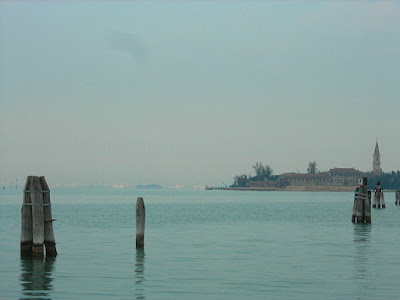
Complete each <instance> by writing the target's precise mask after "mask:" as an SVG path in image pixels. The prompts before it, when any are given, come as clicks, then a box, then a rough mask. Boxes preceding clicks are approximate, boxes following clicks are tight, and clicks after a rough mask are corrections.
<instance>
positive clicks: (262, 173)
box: [251, 162, 273, 181]
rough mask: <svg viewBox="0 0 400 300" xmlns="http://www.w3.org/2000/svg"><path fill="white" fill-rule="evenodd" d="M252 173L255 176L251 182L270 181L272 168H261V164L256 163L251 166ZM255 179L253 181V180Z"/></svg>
mask: <svg viewBox="0 0 400 300" xmlns="http://www.w3.org/2000/svg"><path fill="white" fill-rule="evenodd" d="M252 167H253V169H254V172H256V176H255V177H252V178H251V179H253V180H252V181H263V180H264V179H270V178H271V175H272V172H273V171H272V168H271V167H270V166H268V165H266V166H263V164H262V163H260V162H257V163H256V164H255V165H253V166H252ZM254 179H255V180H254Z"/></svg>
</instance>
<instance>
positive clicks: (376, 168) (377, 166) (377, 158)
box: [372, 141, 382, 175]
mask: <svg viewBox="0 0 400 300" xmlns="http://www.w3.org/2000/svg"><path fill="white" fill-rule="evenodd" d="M372 173H373V174H374V175H381V173H382V169H381V154H380V153H379V146H378V141H376V145H375V151H374V156H373V158H372Z"/></svg>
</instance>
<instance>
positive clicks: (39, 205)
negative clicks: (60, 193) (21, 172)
mask: <svg viewBox="0 0 400 300" xmlns="http://www.w3.org/2000/svg"><path fill="white" fill-rule="evenodd" d="M29 192H30V194H31V201H32V222H33V246H32V256H33V257H43V250H44V245H43V243H44V214H43V194H42V187H41V185H40V179H39V177H37V176H32V180H31V184H30V187H29Z"/></svg>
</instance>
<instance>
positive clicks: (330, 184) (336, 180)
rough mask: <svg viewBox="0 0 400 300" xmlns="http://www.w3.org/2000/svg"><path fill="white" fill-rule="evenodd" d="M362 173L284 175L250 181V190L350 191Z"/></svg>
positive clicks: (351, 170) (333, 171)
mask: <svg viewBox="0 0 400 300" xmlns="http://www.w3.org/2000/svg"><path fill="white" fill-rule="evenodd" d="M363 174H364V173H363V172H361V171H359V170H356V169H354V168H333V169H330V170H329V171H328V172H319V173H314V174H309V173H306V174H305V173H284V174H281V175H279V177H278V179H277V180H276V181H270V180H264V181H251V182H249V188H250V189H263V188H264V189H271V188H273V189H277V190H322V191H323V190H352V189H353V188H354V187H355V186H357V178H359V177H361V176H362V175H363Z"/></svg>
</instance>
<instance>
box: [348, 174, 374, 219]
mask: <svg viewBox="0 0 400 300" xmlns="http://www.w3.org/2000/svg"><path fill="white" fill-rule="evenodd" d="M358 185H359V186H358V187H357V188H356V190H355V194H354V205H353V215H352V217H351V221H352V222H353V223H371V192H370V191H368V190H367V178H366V177H362V178H359V179H358Z"/></svg>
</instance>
